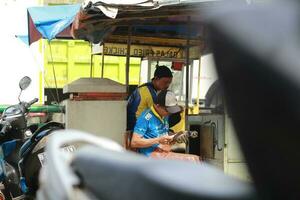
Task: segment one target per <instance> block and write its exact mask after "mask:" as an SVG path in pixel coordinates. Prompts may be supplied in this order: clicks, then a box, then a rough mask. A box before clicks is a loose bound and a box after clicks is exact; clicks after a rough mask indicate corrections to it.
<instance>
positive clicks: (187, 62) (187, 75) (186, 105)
mask: <svg viewBox="0 0 300 200" xmlns="http://www.w3.org/2000/svg"><path fill="white" fill-rule="evenodd" d="M190 21H191V17H190V16H188V19H187V27H188V35H187V41H186V68H185V77H186V78H185V124H186V125H187V124H188V123H187V122H188V119H187V118H188V114H189V71H190V70H189V63H190V31H191V27H190Z"/></svg>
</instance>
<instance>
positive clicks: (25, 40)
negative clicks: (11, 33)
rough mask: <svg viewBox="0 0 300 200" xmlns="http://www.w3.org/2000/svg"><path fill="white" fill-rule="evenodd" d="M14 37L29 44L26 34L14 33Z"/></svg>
mask: <svg viewBox="0 0 300 200" xmlns="http://www.w3.org/2000/svg"><path fill="white" fill-rule="evenodd" d="M16 38H19V39H20V40H21V41H22V42H24V43H25V44H26V45H28V46H29V38H28V35H16Z"/></svg>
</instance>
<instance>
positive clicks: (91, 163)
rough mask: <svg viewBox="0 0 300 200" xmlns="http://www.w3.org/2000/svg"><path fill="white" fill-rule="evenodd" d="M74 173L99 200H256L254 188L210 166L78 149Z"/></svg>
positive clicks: (103, 150) (91, 147)
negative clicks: (134, 199)
mask: <svg viewBox="0 0 300 200" xmlns="http://www.w3.org/2000/svg"><path fill="white" fill-rule="evenodd" d="M71 165H72V169H73V170H74V172H75V173H76V174H78V176H79V177H80V179H81V183H82V184H81V186H82V187H83V189H84V190H87V191H89V192H90V193H92V194H93V195H94V196H96V197H97V198H98V199H106V200H119V199H122V200H132V199H133V198H136V199H143V200H153V199H156V200H158V199H172V200H177V199H178V200H179V199H180V200H197V199H199V200H200V199H209V200H221V199H222V200H223V199H232V200H235V199H255V191H254V189H253V187H252V185H251V184H249V183H246V182H242V181H239V180H237V179H234V178H232V177H229V176H226V175H224V173H223V172H222V171H220V170H218V169H216V168H214V167H212V166H209V165H207V164H195V163H188V162H185V161H174V160H173V161H171V160H154V159H150V158H147V157H144V156H141V155H138V154H134V153H131V152H124V153H122V152H112V151H108V150H105V149H101V148H97V147H94V146H86V147H83V148H81V149H79V150H78V151H77V152H76V153H75V155H74V159H73V161H72V164H71Z"/></svg>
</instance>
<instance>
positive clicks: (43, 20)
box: [28, 4, 80, 44]
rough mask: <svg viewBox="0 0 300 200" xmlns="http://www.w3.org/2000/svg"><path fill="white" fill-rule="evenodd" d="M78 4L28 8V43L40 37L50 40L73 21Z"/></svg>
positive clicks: (77, 10) (78, 7) (78, 8)
mask: <svg viewBox="0 0 300 200" xmlns="http://www.w3.org/2000/svg"><path fill="white" fill-rule="evenodd" d="M79 10H80V4H74V5H61V6H43V7H31V8H28V26H29V28H28V36H29V44H31V43H33V42H35V41H37V40H38V39H40V38H41V37H43V38H45V39H48V40H52V39H53V38H55V37H56V36H57V35H58V34H60V33H62V32H63V31H64V30H65V29H66V28H68V27H69V26H70V24H71V23H72V22H73V21H74V19H75V16H76V14H77V13H78V12H79Z"/></svg>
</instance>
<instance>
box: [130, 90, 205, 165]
mask: <svg viewBox="0 0 300 200" xmlns="http://www.w3.org/2000/svg"><path fill="white" fill-rule="evenodd" d="M180 111H181V107H180V106H178V105H177V100H176V97H175V94H174V93H173V92H171V91H169V90H163V91H161V92H160V93H159V94H158V96H157V98H156V100H155V102H154V104H153V106H151V108H150V109H147V110H145V111H144V112H143V113H142V114H141V115H140V116H139V118H138V119H137V122H136V125H135V127H134V131H133V136H132V140H131V146H132V147H133V148H137V150H138V152H139V153H142V154H144V155H146V156H150V157H154V158H167V159H179V160H189V161H193V162H199V161H200V158H199V157H198V156H196V155H189V154H180V153H174V152H171V145H172V143H173V137H174V135H169V123H168V116H169V115H170V114H172V113H178V112H180Z"/></svg>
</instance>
